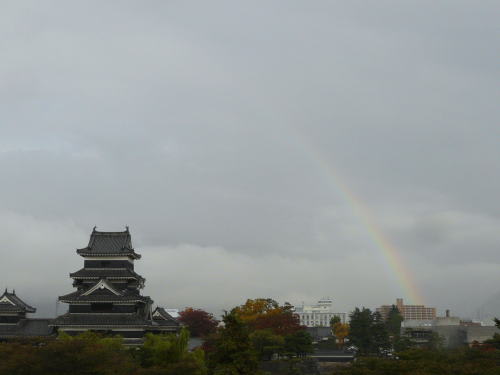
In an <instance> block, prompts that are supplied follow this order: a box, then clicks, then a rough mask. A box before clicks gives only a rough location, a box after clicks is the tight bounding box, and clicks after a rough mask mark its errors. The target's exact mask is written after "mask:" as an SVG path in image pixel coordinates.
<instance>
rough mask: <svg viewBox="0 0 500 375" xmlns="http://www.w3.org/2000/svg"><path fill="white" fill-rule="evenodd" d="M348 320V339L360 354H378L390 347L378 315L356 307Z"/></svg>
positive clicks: (383, 324) (383, 325)
mask: <svg viewBox="0 0 500 375" xmlns="http://www.w3.org/2000/svg"><path fill="white" fill-rule="evenodd" d="M350 319H351V322H350V331H349V336H348V337H349V340H350V342H351V343H352V344H353V345H354V346H356V347H357V348H358V350H359V353H360V354H364V355H366V354H379V353H380V352H381V351H382V350H384V349H387V348H388V347H389V346H390V344H389V336H388V334H387V329H386V327H385V322H384V321H383V320H382V317H381V316H380V314H379V313H373V312H372V311H371V310H370V309H367V308H364V307H363V309H362V310H360V309H359V308H357V307H356V309H355V310H354V311H353V312H352V313H351V314H350Z"/></svg>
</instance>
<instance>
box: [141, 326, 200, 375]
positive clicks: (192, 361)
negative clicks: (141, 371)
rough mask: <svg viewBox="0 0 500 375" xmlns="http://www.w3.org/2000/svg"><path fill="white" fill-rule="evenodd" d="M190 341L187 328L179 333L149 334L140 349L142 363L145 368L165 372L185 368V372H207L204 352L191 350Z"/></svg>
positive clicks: (192, 374)
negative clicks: (189, 348)
mask: <svg viewBox="0 0 500 375" xmlns="http://www.w3.org/2000/svg"><path fill="white" fill-rule="evenodd" d="M188 341H189V331H188V330H187V329H186V328H183V329H182V330H181V332H180V333H179V334H178V335H174V334H165V335H153V334H151V333H149V334H147V335H146V338H145V340H144V344H143V346H142V347H141V348H140V349H139V358H140V361H141V365H142V366H143V367H145V368H153V369H162V370H163V371H166V372H165V373H170V372H172V373H173V374H175V373H176V372H175V371H177V372H179V371H180V369H181V368H184V370H183V371H184V372H183V374H184V373H185V374H189V375H204V374H206V373H207V368H206V366H205V357H204V352H203V351H202V350H201V349H197V350H195V351H193V352H189V350H188ZM174 370H175V371H174ZM188 370H189V372H188Z"/></svg>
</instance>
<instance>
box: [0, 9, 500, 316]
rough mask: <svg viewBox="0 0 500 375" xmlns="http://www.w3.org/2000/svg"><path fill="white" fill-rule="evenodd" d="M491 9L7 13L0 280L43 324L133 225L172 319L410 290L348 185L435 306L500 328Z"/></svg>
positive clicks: (345, 305) (357, 302)
mask: <svg viewBox="0 0 500 375" xmlns="http://www.w3.org/2000/svg"><path fill="white" fill-rule="evenodd" d="M499 11H500V4H499V2H498V1H487V0H483V1H479V2H478V1H458V0H454V1H435V0H432V1H423V0H420V1H381V0H379V1H368V0H366V1H321V0H317V1H306V0H303V1H293V0H283V1H270V0H262V1H229V0H228V1H214V0H212V1H186V0H182V1H141V2H138V1H82V2H69V1H43V2H42V1H19V0H15V1H0V53H1V58H0V172H1V179H0V252H1V255H2V256H1V261H0V287H2V288H3V287H5V286H8V287H9V288H16V291H17V293H18V295H20V296H21V298H23V299H25V300H26V301H27V302H28V303H31V304H33V305H35V306H37V307H38V309H39V315H44V316H52V315H54V314H55V301H56V299H57V296H59V295H62V294H66V293H68V292H71V291H72V286H71V280H70V278H69V275H68V274H69V273H70V272H74V271H76V270H78V269H79V268H80V267H81V266H82V265H83V260H82V258H80V257H79V256H77V255H76V253H75V249H76V248H81V247H84V246H86V244H87V242H88V237H89V235H90V232H91V230H92V227H93V226H94V225H97V227H98V229H99V230H103V231H113V230H123V229H124V227H125V225H129V226H130V230H131V233H132V236H133V241H134V245H135V248H136V250H137V251H138V252H139V253H141V254H142V256H143V257H142V259H141V260H140V261H138V262H137V263H136V269H137V271H138V272H139V273H140V274H142V275H143V276H144V277H146V279H147V282H146V288H145V290H144V293H145V294H147V295H151V297H152V298H153V299H154V300H155V303H157V304H159V305H163V306H165V307H169V308H175V307H177V308H183V307H185V306H194V307H200V308H205V309H208V310H210V311H213V312H216V313H218V312H220V310H221V309H223V308H228V307H231V306H234V305H236V304H240V303H242V302H244V300H245V299H246V298H255V297H272V298H275V299H277V300H279V301H280V302H284V301H289V302H291V303H292V304H298V303H301V302H305V303H313V302H315V301H316V300H318V299H319V298H321V297H323V296H331V297H333V298H334V300H335V304H336V307H337V308H338V310H339V311H349V310H350V309H352V308H353V307H354V306H367V307H371V308H373V307H376V306H378V305H381V304H389V303H393V302H394V301H395V299H396V298H397V297H404V298H407V299H408V298H410V297H411V296H410V295H408V294H407V291H406V290H405V288H404V287H402V285H401V282H400V279H399V278H398V277H397V275H396V272H395V270H394V269H392V268H391V267H389V266H388V261H387V258H386V257H385V256H384V253H383V251H382V250H381V248H380V247H379V246H378V245H377V244H376V243H375V241H374V240H373V237H372V235H371V234H370V231H369V228H368V227H367V223H366V220H365V219H366V218H363V217H361V216H360V215H359V212H357V211H356V210H355V209H354V208H353V206H352V204H351V203H350V202H349V200H348V199H346V194H345V191H343V190H342V188H341V187H340V184H341V185H344V186H345V189H347V190H349V191H350V194H353V196H355V197H356V198H357V199H358V201H359V202H361V204H362V205H363V206H364V207H365V208H366V209H367V210H368V211H369V212H371V217H372V223H371V224H373V225H375V226H377V227H378V228H379V229H380V231H381V232H382V233H383V234H384V235H385V237H386V238H387V239H388V240H389V241H390V242H391V243H392V244H393V245H394V247H395V248H396V249H397V251H398V253H399V256H400V258H401V259H402V260H403V262H404V263H405V264H406V267H407V268H408V269H409V274H408V275H406V277H407V278H409V279H413V282H412V283H413V286H412V288H417V289H419V290H420V291H421V294H422V296H423V300H424V302H425V303H426V304H427V305H430V306H435V307H437V308H438V310H439V311H440V312H441V311H443V310H444V309H446V308H450V309H451V310H452V313H454V314H460V315H462V316H471V317H474V314H477V309H483V310H485V309H486V310H488V312H489V313H490V314H492V313H496V314H498V315H500V304H499V303H496V304H495V300H499V299H500V294H499V293H500V272H499V269H500V255H499V254H500V253H499V248H500V200H499V199H498V198H499V196H498V192H499V191H500V173H499V172H500V147H499V144H500V126H499V109H498V108H499V106H498V101H499V89H498V88H499V87H500V86H499V84H498V83H499V80H498V78H499V66H498V61H500V56H499V49H498V37H499V29H498V14H499ZM333 174H335V175H336V176H335V177H333ZM410 274H411V275H410ZM63 309H64V308H63V307H62V306H60V307H59V312H61V311H62V310H63ZM495 309H496V310H495Z"/></svg>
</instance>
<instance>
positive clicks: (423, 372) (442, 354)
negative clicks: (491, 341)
mask: <svg viewBox="0 0 500 375" xmlns="http://www.w3.org/2000/svg"><path fill="white" fill-rule="evenodd" d="M499 374H500V350H498V349H496V350H495V349H492V348H491V347H489V348H488V347H473V348H468V347H464V348H460V349H455V350H429V349H410V350H407V351H404V352H400V353H398V359H397V360H396V359H388V358H381V357H360V358H358V359H357V360H356V361H355V362H354V363H353V364H352V365H350V366H348V367H345V368H342V369H339V370H337V371H335V372H334V373H333V374H332V375H499Z"/></svg>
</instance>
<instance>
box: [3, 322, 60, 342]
mask: <svg viewBox="0 0 500 375" xmlns="http://www.w3.org/2000/svg"><path fill="white" fill-rule="evenodd" d="M49 323H50V319H22V320H21V321H19V323H17V324H5V325H4V324H0V338H15V337H37V336H50V335H52V334H54V329H53V328H52V327H50V326H49Z"/></svg>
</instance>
